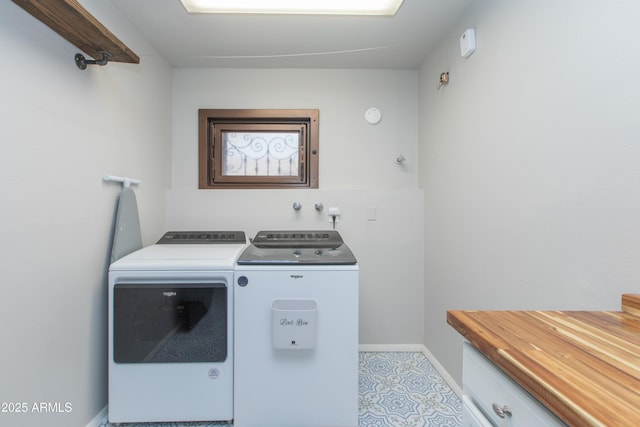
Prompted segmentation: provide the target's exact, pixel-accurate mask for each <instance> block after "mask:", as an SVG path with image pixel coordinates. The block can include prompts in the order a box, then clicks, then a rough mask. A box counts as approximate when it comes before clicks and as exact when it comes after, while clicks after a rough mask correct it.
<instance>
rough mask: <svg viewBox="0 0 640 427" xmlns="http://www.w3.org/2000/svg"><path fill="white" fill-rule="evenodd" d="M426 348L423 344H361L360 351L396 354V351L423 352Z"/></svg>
mask: <svg viewBox="0 0 640 427" xmlns="http://www.w3.org/2000/svg"><path fill="white" fill-rule="evenodd" d="M423 348H424V346H423V345H422V344H360V345H359V346H358V350H359V351H363V352H367V351H371V352H383V353H384V352H394V351H410V352H419V353H420V352H422V349H423Z"/></svg>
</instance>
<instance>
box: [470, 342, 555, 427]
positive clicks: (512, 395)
mask: <svg viewBox="0 0 640 427" xmlns="http://www.w3.org/2000/svg"><path fill="white" fill-rule="evenodd" d="M462 369H463V371H462V388H463V405H464V410H463V425H464V427H477V426H482V427H485V426H498V427H543V426H565V424H564V423H563V422H562V421H561V420H560V419H558V418H557V417H556V416H555V415H554V414H553V413H551V411H549V410H548V409H547V408H546V407H545V406H543V405H542V404H541V403H540V402H538V401H537V400H536V399H535V398H534V397H533V396H531V395H530V394H529V393H528V392H527V391H526V390H524V389H523V388H522V387H521V386H520V385H518V384H517V383H516V382H515V381H513V380H512V379H511V378H510V377H509V376H507V375H506V374H505V373H504V372H502V371H501V370H500V369H499V368H498V367H497V366H495V365H494V364H493V363H492V362H491V361H490V360H489V359H487V358H486V357H485V356H484V355H482V354H481V353H480V352H479V351H478V350H476V349H475V348H474V347H473V346H472V345H471V344H469V343H468V342H465V343H464V346H463V366H462Z"/></svg>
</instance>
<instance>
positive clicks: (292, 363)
mask: <svg viewBox="0 0 640 427" xmlns="http://www.w3.org/2000/svg"><path fill="white" fill-rule="evenodd" d="M234 281H235V285H234V286H235V290H234V292H235V300H234V306H235V308H234V310H235V350H234V352H235V385H234V408H235V409H234V426H235V427H258V426H259V427H306V426H308V427H329V426H332V427H337V426H340V427H355V426H357V425H358V282H359V271H358V265H357V263H356V259H355V257H354V256H353V253H352V252H351V250H350V249H349V248H348V247H347V245H345V244H344V242H343V241H342V239H341V237H340V235H339V234H338V233H337V232H336V231H334V230H331V231H261V232H259V233H258V234H257V235H256V237H255V238H254V239H253V242H252V244H251V245H249V246H248V247H247V249H246V250H245V251H244V252H243V253H242V255H241V256H240V257H239V258H238V265H237V267H236V271H235V280H234Z"/></svg>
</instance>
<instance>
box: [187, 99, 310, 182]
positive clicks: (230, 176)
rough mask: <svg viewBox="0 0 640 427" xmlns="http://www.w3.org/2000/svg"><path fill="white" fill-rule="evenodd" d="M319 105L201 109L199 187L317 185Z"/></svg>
mask: <svg viewBox="0 0 640 427" xmlns="http://www.w3.org/2000/svg"><path fill="white" fill-rule="evenodd" d="M318 116H319V112H318V110H249V109H247V110H215V109H201V110H198V134H199V135H198V145H199V148H198V157H199V173H198V175H199V185H198V186H199V188H318V147H319V143H318Z"/></svg>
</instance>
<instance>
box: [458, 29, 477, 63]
mask: <svg viewBox="0 0 640 427" xmlns="http://www.w3.org/2000/svg"><path fill="white" fill-rule="evenodd" d="M475 50H476V30H474V29H473V28H469V29H467V31H465V32H464V33H462V35H461V36H460V56H462V57H463V58H468V57H470V56H471V54H472V53H473V52H475Z"/></svg>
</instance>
